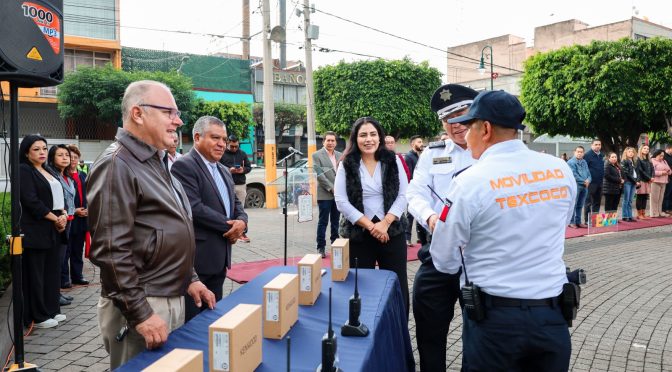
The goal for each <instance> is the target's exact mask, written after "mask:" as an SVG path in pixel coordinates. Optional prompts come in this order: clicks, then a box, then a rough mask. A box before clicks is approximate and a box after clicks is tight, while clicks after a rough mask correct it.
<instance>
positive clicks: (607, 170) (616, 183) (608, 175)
mask: <svg viewBox="0 0 672 372" xmlns="http://www.w3.org/2000/svg"><path fill="white" fill-rule="evenodd" d="M623 182H624V181H623V176H622V175H621V166H620V165H619V164H618V155H616V153H615V152H610V153H609V154H608V155H607V160H606V161H605V162H604V181H603V182H602V194H603V195H604V211H605V212H616V211H617V210H618V200H619V199H620V198H621V189H622V188H623Z"/></svg>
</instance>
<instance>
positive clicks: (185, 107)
mask: <svg viewBox="0 0 672 372" xmlns="http://www.w3.org/2000/svg"><path fill="white" fill-rule="evenodd" d="M144 79H147V80H156V81H160V82H162V83H164V84H166V85H167V86H168V87H170V89H171V90H172V92H173V96H174V97H175V102H176V103H177V107H179V108H180V110H182V111H185V112H189V111H191V110H192V107H193V101H194V93H193V92H192V90H191V89H192V85H191V80H190V79H189V78H187V77H185V76H183V75H179V74H177V73H175V72H161V71H157V72H147V71H135V72H127V71H122V70H116V69H115V68H114V67H112V66H111V65H109V64H108V65H107V66H105V67H103V68H81V69H78V70H77V71H75V72H72V73H69V74H67V75H66V77H65V80H64V81H63V84H61V85H60V86H59V87H58V111H59V114H60V116H61V118H63V119H87V120H90V121H91V122H96V121H97V122H103V123H121V99H122V98H123V96H124V90H125V89H126V87H127V86H128V84H130V83H131V82H133V81H137V80H144Z"/></svg>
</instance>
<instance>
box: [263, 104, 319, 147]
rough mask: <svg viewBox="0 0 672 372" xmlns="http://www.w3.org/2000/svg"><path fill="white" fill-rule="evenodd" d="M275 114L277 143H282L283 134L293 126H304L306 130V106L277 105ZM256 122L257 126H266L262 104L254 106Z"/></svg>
mask: <svg viewBox="0 0 672 372" xmlns="http://www.w3.org/2000/svg"><path fill="white" fill-rule="evenodd" d="M274 113H275V135H276V137H277V138H278V140H277V141H276V142H277V143H280V141H281V140H282V134H283V133H285V132H287V131H288V130H289V129H290V128H292V127H293V126H295V125H302V126H303V127H304V128H306V125H307V124H306V123H307V122H306V106H304V105H293V104H290V103H276V104H275V105H274ZM254 121H255V122H256V123H257V125H261V126H263V125H264V105H263V104H261V103H255V104H254Z"/></svg>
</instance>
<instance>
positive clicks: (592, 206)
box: [583, 138, 604, 221]
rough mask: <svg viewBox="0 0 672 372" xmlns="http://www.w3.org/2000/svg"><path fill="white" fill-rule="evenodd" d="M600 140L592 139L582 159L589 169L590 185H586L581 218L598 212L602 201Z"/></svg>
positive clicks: (602, 156) (586, 217) (602, 161)
mask: <svg viewBox="0 0 672 372" xmlns="http://www.w3.org/2000/svg"><path fill="white" fill-rule="evenodd" d="M601 149H602V142H601V141H600V140H599V139H597V138H596V139H594V140H593V142H592V143H591V145H590V150H589V151H588V152H587V153H586V155H585V156H584V157H583V159H584V160H585V161H586V163H588V170H589V171H590V179H591V181H590V185H588V196H587V197H586V206H585V208H584V211H583V220H584V221H590V217H589V216H588V214H589V213H598V212H599V211H600V204H601V202H602V181H603V180H604V154H603V153H601V152H600V150H601Z"/></svg>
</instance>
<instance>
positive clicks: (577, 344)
mask: <svg viewBox="0 0 672 372" xmlns="http://www.w3.org/2000/svg"><path fill="white" fill-rule="evenodd" d="M248 214H249V216H250V228H249V232H248V236H249V237H250V238H251V240H252V241H251V242H250V243H248V244H246V243H237V244H236V245H235V246H234V248H233V252H234V253H233V262H234V263H239V262H247V261H256V260H261V259H271V258H280V257H282V256H283V242H284V216H283V215H282V214H281V211H280V210H266V209H251V210H249V211H248ZM316 226H317V209H315V211H314V220H313V221H310V222H306V223H298V222H297V216H296V215H290V216H289V219H288V228H287V231H288V234H287V235H288V236H289V238H288V243H287V248H288V256H289V257H301V256H303V255H304V254H307V253H315V252H316V250H315V230H316ZM565 261H566V263H567V265H568V266H570V267H572V268H579V267H581V268H584V269H585V270H586V272H587V274H588V284H587V285H584V286H583V288H582V289H583V293H582V299H581V306H582V307H581V310H580V311H579V313H578V318H577V319H576V321H575V322H574V327H572V328H570V332H571V334H572V359H571V362H570V369H571V370H573V371H589V370H590V371H633V370H637V371H642V370H646V371H671V370H672V286H670V285H669V283H670V278H671V277H672V225H671V226H663V227H657V228H650V229H642V230H633V231H627V232H619V233H612V234H604V235H599V236H588V237H583V238H576V239H571V240H568V241H567V244H566V248H565ZM288 264H289V265H291V264H293V262H288ZM418 266H419V263H418V261H412V262H409V263H408V285H409V287H412V285H413V278H414V276H415V272H416V271H417V269H418ZM98 274H99V272H98V270H97V268H96V267H94V266H93V265H92V264H91V263H89V262H88V261H87V263H86V264H85V276H86V279H88V280H90V281H91V283H92V284H91V285H89V286H85V287H83V286H79V287H75V288H73V289H71V290H69V291H68V293H67V294H69V295H71V296H73V297H74V301H73V304H72V305H70V306H67V307H63V308H62V310H63V312H64V313H65V314H66V315H67V317H68V319H67V321H66V322H64V323H63V324H61V325H59V326H58V327H56V328H52V329H40V330H38V329H34V330H33V331H32V333H31V334H30V335H29V336H27V337H26V338H25V350H26V361H28V362H31V363H35V364H37V365H38V366H39V367H40V368H41V370H42V371H84V370H85V371H104V370H106V369H107V368H108V366H109V364H108V358H107V353H106V352H105V349H104V348H103V346H102V343H101V340H100V338H99V332H98V324H97V315H96V304H97V302H98V297H99V294H100V286H99V278H98ZM239 286H240V285H238V284H236V283H234V282H232V281H231V280H228V279H227V280H226V281H225V283H224V293H225V295H226V294H228V293H231V292H232V291H235V290H236V289H237V288H238V287H239ZM461 324H462V321H461V316H460V312H459V309H458V310H457V311H456V316H455V319H454V320H453V322H452V323H451V329H450V334H449V336H448V351H447V354H446V360H447V363H448V366H449V368H448V369H449V370H451V371H459V369H460V366H461V357H462V355H461V350H462V343H461V339H460V337H461ZM409 331H410V334H411V339H412V342H413V347H414V352H415V360H416V367H417V366H418V363H419V358H418V354H417V350H415V348H416V346H415V322H414V320H413V319H412V316H411V319H410V322H409ZM5 334H7V333H5ZM12 358H13V355H12ZM417 369H418V370H419V368H417Z"/></svg>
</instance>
